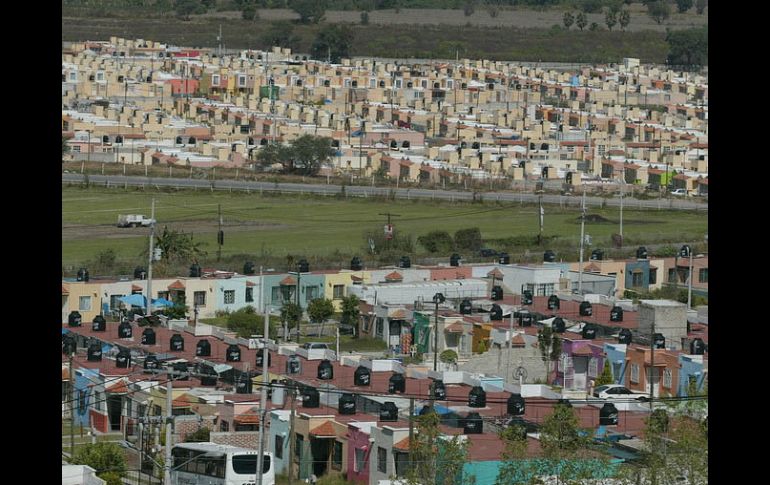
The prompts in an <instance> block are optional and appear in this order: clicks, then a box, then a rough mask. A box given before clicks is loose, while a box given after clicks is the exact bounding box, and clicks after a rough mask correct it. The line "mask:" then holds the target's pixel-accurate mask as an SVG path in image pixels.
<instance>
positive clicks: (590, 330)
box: [580, 323, 596, 340]
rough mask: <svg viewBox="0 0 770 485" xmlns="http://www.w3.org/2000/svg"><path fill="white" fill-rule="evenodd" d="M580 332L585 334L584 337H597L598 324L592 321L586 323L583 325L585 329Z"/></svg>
mask: <svg viewBox="0 0 770 485" xmlns="http://www.w3.org/2000/svg"><path fill="white" fill-rule="evenodd" d="M580 333H581V335H583V338H585V339H592V340H593V339H595V338H596V325H594V324H592V323H586V324H585V325H583V331H582V332H580Z"/></svg>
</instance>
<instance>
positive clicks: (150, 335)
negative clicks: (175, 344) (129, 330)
mask: <svg viewBox="0 0 770 485" xmlns="http://www.w3.org/2000/svg"><path fill="white" fill-rule="evenodd" d="M142 345H155V330H153V329H151V328H145V329H144V331H143V332H142Z"/></svg>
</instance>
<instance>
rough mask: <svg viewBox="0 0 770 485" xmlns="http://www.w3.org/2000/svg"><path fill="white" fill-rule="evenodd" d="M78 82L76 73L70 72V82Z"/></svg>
mask: <svg viewBox="0 0 770 485" xmlns="http://www.w3.org/2000/svg"><path fill="white" fill-rule="evenodd" d="M77 80H78V73H76V72H71V73H70V81H77Z"/></svg>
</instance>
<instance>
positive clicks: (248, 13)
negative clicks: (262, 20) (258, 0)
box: [241, 5, 257, 20]
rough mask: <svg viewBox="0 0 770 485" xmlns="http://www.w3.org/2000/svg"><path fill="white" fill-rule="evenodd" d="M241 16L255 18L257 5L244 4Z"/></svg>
mask: <svg viewBox="0 0 770 485" xmlns="http://www.w3.org/2000/svg"><path fill="white" fill-rule="evenodd" d="M241 18H242V19H243V20H255V19H256V18H257V7H255V6H254V5H244V7H243V8H242V9H241Z"/></svg>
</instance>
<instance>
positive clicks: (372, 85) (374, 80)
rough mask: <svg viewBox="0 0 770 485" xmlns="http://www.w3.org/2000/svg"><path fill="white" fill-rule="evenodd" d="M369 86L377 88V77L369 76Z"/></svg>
mask: <svg viewBox="0 0 770 485" xmlns="http://www.w3.org/2000/svg"><path fill="white" fill-rule="evenodd" d="M369 87H370V88H376V87H377V80H376V79H375V78H373V77H372V78H369Z"/></svg>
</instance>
